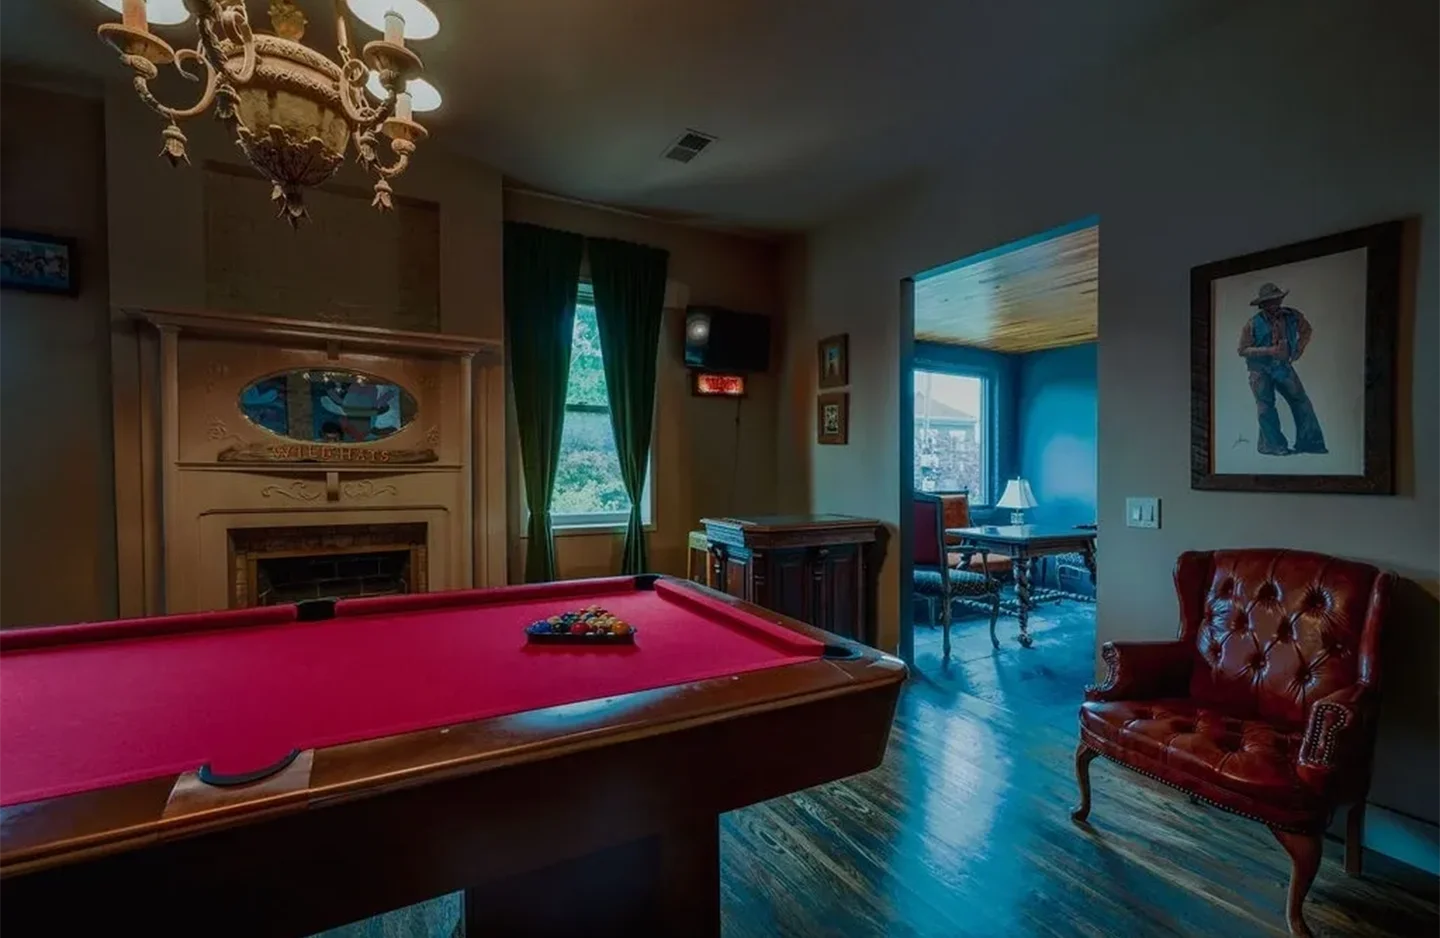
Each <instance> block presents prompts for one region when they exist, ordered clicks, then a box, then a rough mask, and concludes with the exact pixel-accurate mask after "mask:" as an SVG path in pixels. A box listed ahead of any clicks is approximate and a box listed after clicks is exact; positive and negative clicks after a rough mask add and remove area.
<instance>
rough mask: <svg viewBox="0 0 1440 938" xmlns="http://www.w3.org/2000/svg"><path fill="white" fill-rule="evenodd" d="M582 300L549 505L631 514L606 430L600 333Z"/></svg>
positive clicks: (555, 509)
mask: <svg viewBox="0 0 1440 938" xmlns="http://www.w3.org/2000/svg"><path fill="white" fill-rule="evenodd" d="M586 299H587V298H586V297H584V296H583V295H582V298H581V302H580V303H579V304H577V305H576V307H575V332H574V339H573V343H572V345H571V351H570V382H569V386H568V387H567V388H566V391H565V428H564V431H563V433H562V434H561V437H560V465H559V466H558V467H557V470H556V473H555V497H554V504H553V505H552V506H551V512H552V513H553V514H556V515H569V514H596V513H601V512H625V511H629V510H630V498H629V497H628V496H627V495H626V494H625V483H624V480H623V479H622V478H621V475H620V460H619V457H618V455H617V453H616V449H615V431H614V429H613V428H612V427H611V426H610V404H609V398H608V397H607V395H606V386H605V365H604V359H603V358H602V357H601V354H600V330H599V327H598V326H597V325H596V323H595V307H594V306H593V305H592V304H590V303H587V302H585V300H586Z"/></svg>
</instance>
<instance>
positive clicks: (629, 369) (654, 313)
mask: <svg viewBox="0 0 1440 938" xmlns="http://www.w3.org/2000/svg"><path fill="white" fill-rule="evenodd" d="M587 247H588V250H589V252H590V282H591V284H592V285H593V287H594V288H595V320H596V323H597V325H599V327H600V350H601V353H602V354H603V356H604V359H605V384H606V387H607V388H608V390H609V395H610V423H611V425H612V426H613V427H614V428H615V448H616V449H618V450H619V451H620V474H621V476H622V477H623V479H624V482H625V493H626V494H627V495H629V496H630V523H629V525H628V526H627V527H626V529H625V559H624V562H623V564H622V565H621V568H620V572H621V573H646V572H648V570H647V568H648V567H649V560H648V558H647V556H646V551H645V528H644V524H643V522H642V521H641V517H640V499H641V498H642V497H643V495H644V492H645V473H646V471H647V470H648V469H649V466H650V436H651V431H652V430H653V429H654V423H655V361H656V358H657V356H658V353H659V349H660V322H661V318H662V317H663V315H664V311H665V275H666V271H667V270H668V268H669V264H670V254H669V253H668V252H666V251H662V250H660V249H659V248H652V247H646V246H645V245H642V244H629V243H627V242H625V241H612V240H609V239H607V238H591V239H589V241H588V242H587Z"/></svg>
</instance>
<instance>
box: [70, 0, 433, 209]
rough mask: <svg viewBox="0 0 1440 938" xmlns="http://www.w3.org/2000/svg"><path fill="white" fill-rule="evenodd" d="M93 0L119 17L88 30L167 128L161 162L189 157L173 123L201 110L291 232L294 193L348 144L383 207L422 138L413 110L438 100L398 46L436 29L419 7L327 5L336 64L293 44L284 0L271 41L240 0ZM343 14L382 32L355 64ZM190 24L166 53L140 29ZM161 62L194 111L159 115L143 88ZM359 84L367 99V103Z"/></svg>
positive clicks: (162, 109) (162, 108) (384, 2)
mask: <svg viewBox="0 0 1440 938" xmlns="http://www.w3.org/2000/svg"><path fill="white" fill-rule="evenodd" d="M100 2H101V3H103V4H105V5H106V6H108V7H110V8H111V9H118V10H120V12H121V16H122V21H121V22H119V23H106V24H104V25H102V26H101V27H100V28H99V31H98V32H99V35H100V38H101V39H102V40H104V41H105V42H106V43H108V44H109V45H111V46H113V47H114V48H115V49H116V51H118V52H119V53H120V61H121V62H123V63H124V64H125V65H126V66H127V67H129V68H130V69H131V71H133V72H134V73H135V75H134V85H135V92H136V94H138V95H139V96H140V100H141V101H143V102H145V104H146V105H148V106H149V107H150V109H151V110H153V111H155V112H156V113H158V114H159V115H160V116H161V117H163V118H165V119H166V120H167V121H168V124H167V125H166V127H165V129H164V131H162V133H161V136H162V138H163V139H164V149H163V150H162V151H161V152H162V155H163V156H165V157H167V158H168V159H169V160H170V163H171V165H179V164H180V163H181V162H186V163H188V162H189V161H190V158H189V156H188V155H187V153H186V149H185V145H186V138H185V134H184V133H183V132H182V131H181V130H180V121H182V120H185V119H187V118H191V117H196V116H198V115H200V114H202V113H204V112H205V111H207V110H209V109H211V108H212V106H213V108H214V112H215V116H216V117H217V118H219V119H220V120H221V121H223V122H224V123H225V125H226V126H227V127H228V128H229V131H230V132H231V134H233V136H234V138H235V142H236V144H238V145H239V147H240V149H241V150H242V151H244V153H245V156H246V158H248V159H249V161H250V164H251V165H252V166H254V167H255V169H256V170H258V171H259V172H260V174H261V175H262V176H264V177H265V178H266V179H268V180H270V182H271V183H272V184H273V186H274V188H273V189H272V190H271V199H272V200H273V201H275V202H277V203H279V208H280V217H283V218H285V219H287V220H288V221H289V222H290V224H291V225H292V226H298V225H299V224H300V221H301V219H303V218H304V217H305V216H306V212H305V202H304V190H305V189H306V188H308V187H310V186H318V185H320V184H321V183H323V182H325V181H326V180H327V179H329V178H330V177H331V176H333V175H334V174H335V171H336V170H338V169H339V168H340V164H341V163H342V162H343V161H344V159H345V153H346V150H347V148H348V147H349V144H350V141H351V140H352V139H353V140H354V142H355V150H356V154H357V157H358V159H359V162H360V165H361V166H362V167H363V168H364V169H365V171H366V172H367V173H369V174H371V175H373V176H374V177H375V199H374V201H373V203H372V204H373V205H374V206H375V207H377V208H379V209H381V210H382V211H383V210H387V209H390V208H392V207H393V205H392V201H391V194H392V192H391V188H390V180H391V179H393V178H395V177H396V176H398V175H400V174H401V173H403V172H404V171H405V169H406V167H408V166H409V165H410V155H411V154H412V153H414V152H415V146H416V144H418V143H419V142H420V141H422V140H424V139H425V137H426V136H427V131H426V130H425V128H424V127H422V126H420V125H419V124H418V123H416V122H415V120H414V118H413V113H414V112H415V111H418V110H429V109H430V108H431V107H434V106H437V105H438V104H439V95H438V93H436V92H435V90H434V88H433V87H432V86H430V85H429V84H428V83H426V82H424V80H423V79H420V78H419V77H418V76H419V74H420V72H421V70H422V69H423V67H424V66H423V65H422V64H421V61H420V57H419V56H417V55H416V54H415V53H414V52H412V51H411V50H410V49H409V48H407V47H406V45H405V40H406V39H427V38H429V37H431V36H433V35H435V34H436V33H437V32H439V30H440V23H439V21H438V20H437V19H436V17H435V14H434V13H433V12H431V10H430V8H429V7H428V6H426V5H425V3H423V2H422V0H333V3H334V15H335V29H336V34H337V38H338V43H337V44H338V46H339V49H338V51H339V63H340V64H338V65H337V64H335V62H333V61H331V60H330V59H329V58H328V57H326V56H324V55H322V54H320V53H319V52H316V51H314V50H312V49H311V48H310V47H309V46H306V45H305V44H304V43H303V42H302V41H301V40H302V39H303V37H304V35H305V26H306V24H307V20H306V18H305V14H304V13H302V12H301V11H300V10H299V8H297V7H296V6H295V3H294V0H270V22H271V26H272V28H273V30H274V32H273V34H272V33H256V32H252V30H251V28H250V15H249V12H248V11H247V10H246V8H245V2H244V0H148V2H147V0H100ZM346 6H348V7H349V8H350V12H351V13H352V14H353V15H354V16H355V18H356V19H358V20H360V21H361V22H362V23H365V24H366V25H368V26H371V27H373V28H375V29H377V30H380V31H382V32H383V33H384V38H383V39H377V40H374V41H372V42H369V43H366V45H365V47H364V48H363V49H361V50H360V54H359V56H357V55H356V54H355V53H354V51H353V50H352V49H351V47H350V33H349V26H348V23H347V17H346V15H345V7H346ZM191 16H193V17H195V30H196V32H197V34H198V40H197V43H196V45H195V47H194V48H182V49H179V50H177V49H174V48H172V47H171V46H170V44H169V43H167V42H166V41H165V40H164V39H162V38H160V37H159V36H157V35H155V33H153V32H151V30H150V26H151V25H152V24H153V25H156V26H168V25H178V24H181V23H184V22H185V21H187V20H188V19H189V18H190V17H191ZM168 65H174V66H175V69H176V71H178V72H179V73H180V74H181V75H182V76H184V77H185V78H187V79H189V80H191V81H194V82H198V83H200V84H202V85H203V87H204V90H203V91H201V93H200V99H199V100H198V101H197V102H196V103H195V104H194V105H192V106H190V107H186V108H173V107H169V106H167V105H165V104H162V103H161V102H160V101H159V100H158V99H157V98H156V97H155V95H154V94H153V93H152V92H151V90H150V82H151V81H154V80H155V79H156V78H157V77H158V75H159V73H160V72H159V70H160V68H161V67H162V66H168ZM367 87H368V90H369V92H370V94H371V95H373V96H374V98H375V99H376V101H378V103H375V102H373V101H372V100H371V98H370V97H367V95H366V91H367ZM421 99H423V100H421ZM427 104H428V107H427V106H425V105H427ZM382 136H383V137H385V138H388V140H389V141H390V151H391V153H392V154H393V155H394V158H393V160H391V161H389V162H387V161H386V159H384V158H382V157H381V155H380V152H379V144H380V138H381V137H382Z"/></svg>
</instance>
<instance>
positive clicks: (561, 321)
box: [504, 222, 585, 583]
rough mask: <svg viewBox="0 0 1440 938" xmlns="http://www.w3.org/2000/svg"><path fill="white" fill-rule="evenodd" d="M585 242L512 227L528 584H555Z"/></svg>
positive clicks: (510, 291)
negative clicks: (560, 470)
mask: <svg viewBox="0 0 1440 938" xmlns="http://www.w3.org/2000/svg"><path fill="white" fill-rule="evenodd" d="M584 251H585V239H584V238H582V237H581V236H580V235H577V234H571V233H570V232H568V231H555V230H554V229H551V228H540V227H537V226H535V225H523V224H520V223H518V222H506V223H505V267H504V272H505V333H506V336H507V338H508V340H509V343H510V385H511V387H512V388H513V389H514V391H515V418H516V422H517V423H518V425H519V430H520V461H521V464H522V468H523V470H524V474H525V501H526V503H527V505H528V506H529V508H530V525H529V527H528V528H527V530H526V537H527V546H526V549H525V581H526V582H527V583H539V582H543V581H545V580H553V579H555V541H554V539H553V532H552V531H551V528H550V502H551V498H552V495H553V493H554V489H555V470H556V467H557V466H558V465H559V462H560V433H561V431H562V430H563V429H564V426H565V385H566V382H567V381H568V380H569V378H570V340H571V338H572V336H573V335H574V329H575V291H576V290H577V289H578V288H579V285H580V259H581V257H582V256H583V254H584Z"/></svg>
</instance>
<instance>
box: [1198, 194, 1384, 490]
mask: <svg viewBox="0 0 1440 938" xmlns="http://www.w3.org/2000/svg"><path fill="white" fill-rule="evenodd" d="M1405 226H1406V222H1405V221H1403V220H1402V221H1391V222H1384V223H1381V224H1377V225H1370V226H1368V227H1365V228H1356V229H1353V230H1351V231H1344V232H1340V233H1338V234H1333V235H1327V236H1325V237H1321V238H1315V239H1312V240H1309V241H1302V242H1299V243H1296V244H1289V245H1285V246H1283V247H1278V248H1272V249H1270V250H1266V251H1259V252H1256V253H1254V254H1246V255H1243V256H1240V257H1233V258H1229V259H1227V260H1223V261H1216V262H1214V263H1210V264H1204V265H1202V266H1199V267H1195V268H1193V269H1192V270H1191V272H1190V388H1191V406H1190V487H1191V488H1192V489H1199V490H1222V491H1243V492H1321V493H1347V494H1366V495H1393V494H1394V492H1395V465H1394V463H1395V409H1396V397H1397V390H1396V361H1395V355H1396V341H1395V336H1396V332H1397V328H1398V326H1399V319H1400V303H1401V297H1402V284H1401V276H1402V266H1403V264H1402V254H1403V244H1404V235H1405Z"/></svg>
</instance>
